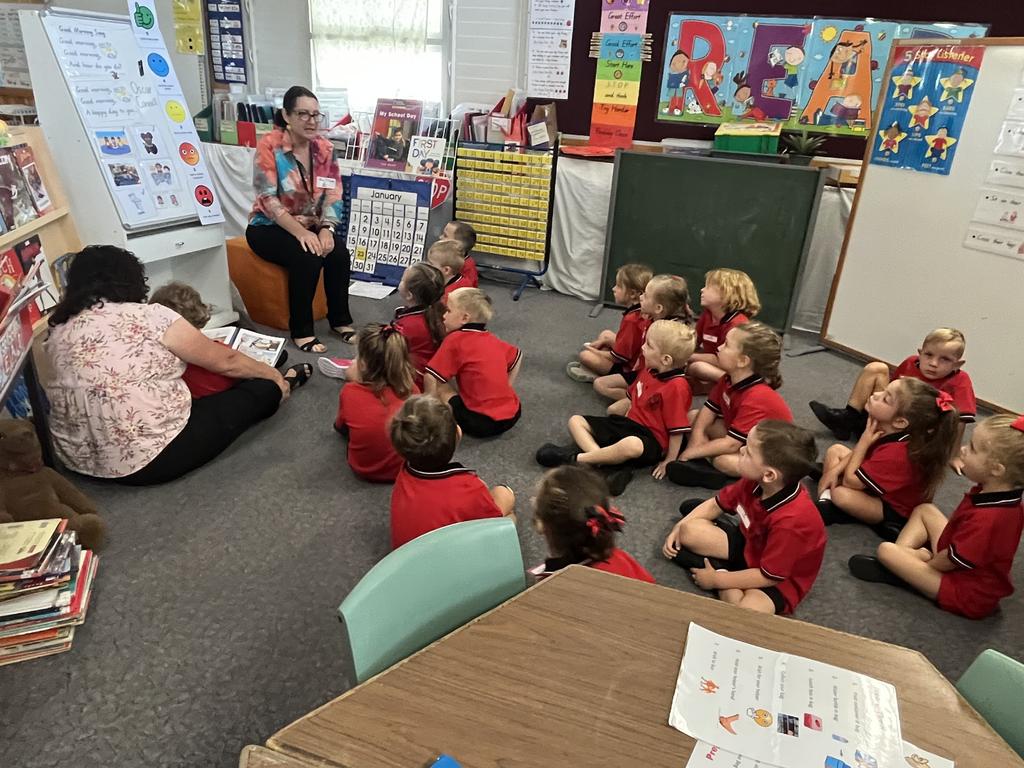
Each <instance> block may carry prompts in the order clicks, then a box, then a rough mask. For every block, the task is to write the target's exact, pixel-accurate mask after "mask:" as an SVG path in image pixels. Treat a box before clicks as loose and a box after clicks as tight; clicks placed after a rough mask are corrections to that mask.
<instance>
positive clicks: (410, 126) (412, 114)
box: [366, 99, 423, 171]
mask: <svg viewBox="0 0 1024 768" xmlns="http://www.w3.org/2000/svg"><path fill="white" fill-rule="evenodd" d="M422 116H423V102H422V101H405V100H402V99H378V100H377V108H376V110H375V112H374V117H373V128H372V129H371V130H370V146H369V149H368V150H367V155H366V167H367V168H387V169H390V170H392V171H404V170H405V164H406V162H407V160H408V158H409V143H410V141H412V137H413V136H414V135H415V134H416V133H417V132H418V131H419V129H420V119H421V118H422Z"/></svg>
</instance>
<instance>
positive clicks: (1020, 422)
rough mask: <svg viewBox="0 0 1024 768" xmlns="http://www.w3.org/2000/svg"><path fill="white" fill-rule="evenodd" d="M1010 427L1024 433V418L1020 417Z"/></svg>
mask: <svg viewBox="0 0 1024 768" xmlns="http://www.w3.org/2000/svg"><path fill="white" fill-rule="evenodd" d="M1010 426H1011V427H1013V428H1014V429H1016V430H1019V431H1020V432H1024V416H1018V417H1017V418H1016V420H1015V421H1014V422H1013V423H1012V424H1011V425H1010Z"/></svg>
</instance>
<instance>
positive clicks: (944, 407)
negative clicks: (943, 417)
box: [935, 392, 956, 413]
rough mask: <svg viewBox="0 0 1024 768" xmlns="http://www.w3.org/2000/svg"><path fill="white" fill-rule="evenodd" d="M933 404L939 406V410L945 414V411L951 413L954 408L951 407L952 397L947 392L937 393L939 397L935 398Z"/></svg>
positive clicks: (953, 406)
mask: <svg viewBox="0 0 1024 768" xmlns="http://www.w3.org/2000/svg"><path fill="white" fill-rule="evenodd" d="M935 404H936V405H937V406H939V410H940V411H942V412H943V413H945V412H946V411H952V410H954V409H955V408H956V406H955V405H953V396H952V395H951V394H949V392H939V396H938V397H936V398H935Z"/></svg>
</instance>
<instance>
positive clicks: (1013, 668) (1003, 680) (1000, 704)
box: [956, 648, 1024, 757]
mask: <svg viewBox="0 0 1024 768" xmlns="http://www.w3.org/2000/svg"><path fill="white" fill-rule="evenodd" d="M956 687H957V690H959V691H960V693H961V694H962V695H963V697H964V698H965V699H967V701H969V702H970V704H971V706H972V707H974V708H975V709H976V710H978V713H979V714H980V715H981V716H982V717H984V718H985V719H986V720H987V721H988V724H989V725H991V726H992V730H994V731H995V732H996V733H998V734H999V735H1000V736H1002V737H1003V738H1004V739H1006V743H1007V744H1009V745H1010V746H1011V747H1013V749H1014V751H1016V753H1017V754H1018V755H1020V756H1021V757H1024V715H1022V714H1021V713H1022V712H1024V664H1021V663H1020V662H1019V661H1017V660H1015V659H1011V658H1010V657H1009V656H1004V655H1003V654H1001V653H999V651H993V650H992V649H991V648H989V649H988V650H986V651H982V652H981V654H980V655H979V656H978V658H976V659H975V660H974V661H973V662H971V666H969V667H968V668H967V671H966V672H964V673H963V675H962V676H961V677H960V679H959V680H958V681H957V684H956Z"/></svg>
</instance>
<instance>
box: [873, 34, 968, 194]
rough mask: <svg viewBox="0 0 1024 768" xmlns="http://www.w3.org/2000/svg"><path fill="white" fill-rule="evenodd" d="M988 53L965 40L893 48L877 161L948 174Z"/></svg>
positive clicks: (876, 146) (877, 135)
mask: <svg viewBox="0 0 1024 768" xmlns="http://www.w3.org/2000/svg"><path fill="white" fill-rule="evenodd" d="M983 53H984V49H983V48H981V47H978V46H961V45H913V46H909V45H908V46H902V45H900V46H896V47H894V48H893V53H892V57H893V58H892V61H893V65H892V70H891V71H890V72H889V75H888V78H887V80H886V82H885V83H884V84H883V85H884V87H885V92H884V94H883V99H884V101H883V103H882V110H881V113H880V114H881V117H880V119H879V121H878V125H876V126H875V133H874V137H873V139H872V140H873V142H874V150H873V152H872V154H871V163H872V165H887V166H889V167H890V168H905V169H907V170H911V171H920V172H922V173H938V174H942V175H944V176H945V175H948V174H949V171H950V168H952V166H953V158H954V157H955V155H956V145H957V143H958V142H959V141H960V138H961V133H962V131H963V127H964V121H965V120H966V118H967V110H968V108H969V107H970V104H971V95H972V94H973V93H974V89H975V87H976V86H977V83H978V71H979V70H980V69H981V57H982V54H983Z"/></svg>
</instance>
